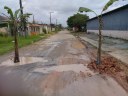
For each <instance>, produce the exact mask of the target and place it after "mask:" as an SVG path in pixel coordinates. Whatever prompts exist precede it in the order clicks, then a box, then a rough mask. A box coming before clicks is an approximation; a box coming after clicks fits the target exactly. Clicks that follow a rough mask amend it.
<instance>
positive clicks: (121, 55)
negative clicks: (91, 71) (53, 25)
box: [79, 34, 128, 64]
mask: <svg viewBox="0 0 128 96" xmlns="http://www.w3.org/2000/svg"><path fill="white" fill-rule="evenodd" d="M79 37H80V38H81V39H82V40H84V41H86V42H89V43H90V44H92V45H93V46H95V47H97V45H98V36H97V35H95V34H84V35H83V34H82V35H80V36H79ZM102 51H105V52H107V53H108V54H110V55H111V56H113V57H115V58H117V59H119V60H121V61H122V62H124V63H126V64H128V41H126V40H122V39H115V38H109V37H104V39H103V43H102Z"/></svg>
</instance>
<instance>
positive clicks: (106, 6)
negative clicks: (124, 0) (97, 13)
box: [102, 0, 118, 12]
mask: <svg viewBox="0 0 128 96" xmlns="http://www.w3.org/2000/svg"><path fill="white" fill-rule="evenodd" d="M116 1H118V0H109V1H108V3H107V4H106V5H105V6H104V8H103V10H102V12H103V11H105V10H107V9H108V8H109V6H111V5H112V4H113V3H114V2H116Z"/></svg>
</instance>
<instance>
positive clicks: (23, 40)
mask: <svg viewBox="0 0 128 96" xmlns="http://www.w3.org/2000/svg"><path fill="white" fill-rule="evenodd" d="M53 34H55V33H53V32H50V33H49V34H41V35H36V36H28V37H18V42H19V48H21V47H24V46H26V45H30V44H32V43H34V42H37V41H39V40H41V39H46V38H48V37H49V36H51V35H53ZM13 40H14V39H13V37H0V55H3V54H5V53H7V52H10V51H12V50H13V49H14V42H13Z"/></svg>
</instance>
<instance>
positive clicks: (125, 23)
mask: <svg viewBox="0 0 128 96" xmlns="http://www.w3.org/2000/svg"><path fill="white" fill-rule="evenodd" d="M102 18H103V35H105V36H111V37H116V38H122V39H127V40H128V4H127V5H125V6H122V7H120V8H117V9H115V10H112V11H109V12H107V13H104V14H103V15H102ZM98 27H99V23H98V19H97V17H94V18H92V19H89V20H88V22H87V29H88V32H93V33H98Z"/></svg>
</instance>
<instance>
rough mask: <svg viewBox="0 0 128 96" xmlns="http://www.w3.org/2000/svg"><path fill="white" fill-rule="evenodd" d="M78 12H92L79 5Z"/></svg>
mask: <svg viewBox="0 0 128 96" xmlns="http://www.w3.org/2000/svg"><path fill="white" fill-rule="evenodd" d="M78 11H79V12H93V11H92V10H91V9H88V8H85V7H80V8H79V10H78Z"/></svg>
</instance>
